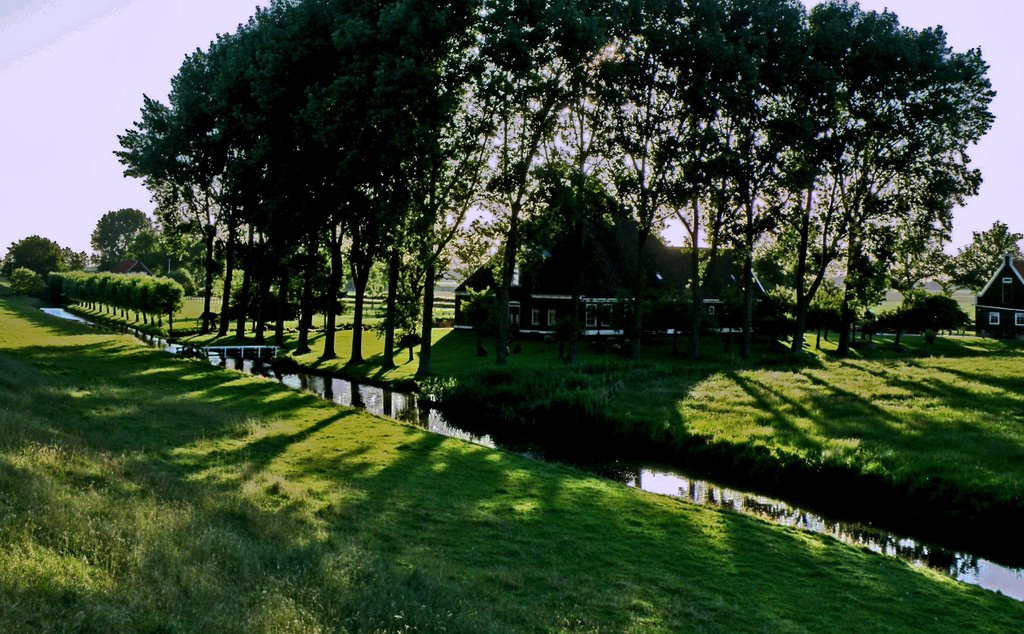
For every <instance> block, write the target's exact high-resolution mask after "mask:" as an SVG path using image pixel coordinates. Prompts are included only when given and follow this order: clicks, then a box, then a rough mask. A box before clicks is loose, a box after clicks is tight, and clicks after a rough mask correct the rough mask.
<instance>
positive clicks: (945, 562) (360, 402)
mask: <svg viewBox="0 0 1024 634" xmlns="http://www.w3.org/2000/svg"><path fill="white" fill-rule="evenodd" d="M42 310H43V311H44V312H46V313H47V314H50V315H54V316H56V317H62V318H64V319H71V320H74V321H78V322H82V323H86V324H90V325H93V326H96V325H95V324H91V323H90V322H89V321H87V320H84V319H82V318H80V317H78V316H76V315H73V314H71V313H68V312H67V311H65V310H63V309H60V308H44V309H42ZM97 327H100V328H105V327H104V326H97ZM110 329H111V330H113V331H115V332H123V333H127V334H133V335H136V336H138V337H139V338H140V339H141V340H142V341H144V342H145V343H147V344H149V345H151V346H154V347H158V348H161V349H164V350H167V351H168V352H172V353H176V352H177V351H178V347H177V346H175V345H174V344H170V345H168V344H167V343H166V342H165V341H163V340H161V339H159V338H155V337H152V336H150V335H143V334H141V333H138V332H137V331H134V329H132V328H110ZM207 358H208V360H209V361H210V363H212V364H214V365H218V366H221V367H225V368H228V369H231V370H237V371H241V372H246V373H249V374H255V375H260V376H265V377H269V378H273V379H275V380H277V381H279V382H280V383H282V384H283V385H286V386H288V387H290V388H292V389H296V390H302V391H306V392H311V393H313V394H316V395H318V396H320V397H321V398H325V399H327V400H329V401H332V402H334V403H337V404H339V405H343V406H347V407H359V408H362V409H364V410H366V411H368V412H370V413H372V414H376V415H378V416H387V417H389V418H394V419H396V420H400V421H404V422H407V423H410V424H413V425H417V426H419V427H421V428H423V429H426V430H428V431H431V432H434V433H438V434H443V435H445V436H450V437H452V438H459V439H461V440H465V441H468V442H473V443H477V444H480V445H485V446H487V447H495V446H496V444H495V442H494V440H493V439H491V437H490V436H486V435H485V436H477V435H474V434H470V433H468V432H466V431H463V430H461V429H459V428H457V427H454V426H452V425H450V424H449V423H448V422H447V421H446V420H445V418H444V415H443V414H442V413H441V412H440V411H439V410H438V409H437V408H435V407H432V406H431V405H429V404H426V403H423V402H422V400H421V399H419V398H418V397H417V395H415V394H409V393H404V392H396V391H394V390H389V389H387V388H382V387H378V386H374V385H367V384H362V383H359V382H354V381H349V380H347V379H340V378H332V377H325V376H319V375H316V374H307V373H300V372H275V371H274V370H273V369H272V367H271V365H270V364H268V363H266V362H264V361H263V360H261V359H254V358H239V357H233V356H230V355H227V354H209V355H208V356H207ZM530 455H531V456H532V457H539V458H543V456H542V455H537V454H534V453H531V454H530ZM609 473H614V474H615V475H614V476H611V477H612V478H613V479H615V480H618V481H620V482H622V483H623V484H626V485H627V486H631V487H635V488H639V489H642V490H644V491H649V492H652V493H657V494H660V495H668V496H671V497H675V498H680V499H683V500H686V501H689V502H692V503H694V504H700V505H705V506H714V507H717V508H723V509H728V510H732V511H735V512H739V513H745V514H748V515H753V516H756V517H760V518H762V519H766V520H769V521H772V522H775V523H777V524H781V525H785V526H791V527H795V528H799V529H803V530H808V531H812V532H815V533H822V534H825V535H830V536H831V537H834V538H835V539H838V540H839V541H842V542H844V543H847V544H851V545H854V546H860V547H865V548H868V549H869V550H872V551H874V552H877V553H880V554H883V555H888V556H893V557H898V558H900V559H903V560H905V561H908V562H910V563H912V564H913V565H917V566H927V567H928V568H932V569H934V570H938V571H940V572H943V573H944V574H947V575H949V576H951V577H953V578H955V579H957V580H959V581H962V582H964V583H970V584H974V585H977V586H981V587H983V588H987V589H989V590H994V591H997V592H1001V593H1002V594H1005V595H1007V596H1010V597H1013V598H1015V599H1017V600H1019V601H1024V568H1013V567H1009V566H1003V565H1000V564H997V563H995V562H992V561H989V560H986V559H983V558H980V557H976V556H974V555H971V554H970V553H965V552H955V551H951V550H949V549H945V548H942V547H938V546H932V545H929V544H925V543H922V542H919V541H917V540H914V539H910V538H906V537H900V536H898V535H893V534H892V533H889V532H886V531H881V530H878V529H876V528H873V527H871V526H866V525H862V524H856V523H852V522H840V521H834V520H830V519H828V518H826V517H822V516H820V515H818V514H815V513H810V512H808V511H806V510H803V509H801V508H799V507H798V506H794V505H791V504H788V503H786V502H784V501H782V500H777V499H773V498H769V497H765V496H762V495H758V494H755V493H749V492H745V491H738V490H735V489H730V488H727V487H722V486H719V485H717V484H715V483H713V482H708V481H706V480H701V479H696V478H691V477H689V476H688V475H685V474H683V473H678V472H671V471H667V470H664V469H657V468H649V467H646V466H643V465H627V464H617V465H613V466H612V468H610V469H608V468H604V469H601V474H602V475H604V476H605V477H609V476H608V474H609Z"/></svg>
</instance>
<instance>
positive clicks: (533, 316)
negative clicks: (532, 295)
mask: <svg viewBox="0 0 1024 634" xmlns="http://www.w3.org/2000/svg"><path fill="white" fill-rule="evenodd" d="M530 325H531V326H539V325H540V309H539V308H531V309H530Z"/></svg>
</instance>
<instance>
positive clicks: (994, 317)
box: [988, 311, 999, 326]
mask: <svg viewBox="0 0 1024 634" xmlns="http://www.w3.org/2000/svg"><path fill="white" fill-rule="evenodd" d="M988 325H989V326H998V325H999V313H997V312H994V311H993V312H991V313H989V314H988Z"/></svg>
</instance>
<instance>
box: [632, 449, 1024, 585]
mask: <svg viewBox="0 0 1024 634" xmlns="http://www.w3.org/2000/svg"><path fill="white" fill-rule="evenodd" d="M624 482H625V483H626V484H628V485H629V486H632V487H636V488H640V489H643V490H645V491H651V492H653V493H659V494H662V495H670V496H673V497H678V498H683V499H686V500H689V501H690V502H693V503H694V504H700V505H705V506H714V507H717V508H723V509H729V510H733V511H738V512H741V513H747V514H749V515H756V516H758V517H761V518H765V519H769V520H771V521H773V522H775V523H777V524H782V525H784V526H792V527H794V528H800V529H803V530H808V531H812V532H815V533H822V534H825V535H830V536H832V537H834V538H835V539H838V540H839V541H841V542H844V543H847V544H853V545H855V546H863V547H865V548H867V549H869V550H871V551H874V552H876V553H879V554H882V555H888V556H891V557H899V558H900V559H903V560H905V561H908V562H910V563H912V564H915V565H918V566H927V567H928V568H932V569H933V570H938V571H940V572H943V573H945V574H947V575H949V576H951V577H953V578H955V579H958V580H960V581H963V582H966V583H971V584H974V585H977V586H981V587H983V588H987V589H989V590H995V591H998V592H1002V593H1003V594H1005V595H1007V596H1010V597H1013V598H1015V599H1017V600H1019V601H1024V569H1021V568H1010V567H1007V566H1001V565H999V564H996V563H993V562H991V561H988V560H986V559H982V558H980V557H977V556H974V555H971V554H970V553H962V552H954V551H951V550H948V549H945V548H941V547H936V546H931V545H929V544H924V543H921V542H919V541H917V540H914V539H909V538H906V537H899V536H896V535H893V534H891V533H888V532H886V531H882V530H879V529H877V528H873V527H871V526H865V525H863V524H856V523H851V522H836V521H832V520H829V519H827V518H824V517H822V516H820V515H817V514H814V513H809V512H807V511H805V510H802V509H800V508H799V507H795V506H792V505H790V504H787V503H786V502H782V501H779V500H775V499H772V498H769V497H765V496H763V495H757V494H755V493H747V492H744V491H737V490H734V489H729V488H726V487H720V486H717V485H715V484H713V483H710V482H706V481H703V480H696V479H693V478H688V477H686V476H684V475H680V474H677V473H670V472H666V471H655V470H650V469H639V470H637V471H636V472H635V473H634V474H633V476H632V478H631V479H627V480H624Z"/></svg>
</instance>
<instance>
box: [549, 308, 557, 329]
mask: <svg viewBox="0 0 1024 634" xmlns="http://www.w3.org/2000/svg"><path fill="white" fill-rule="evenodd" d="M556 319H558V311H556V310H555V309H554V308H549V309H548V325H549V326H554V325H555V320H556Z"/></svg>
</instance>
